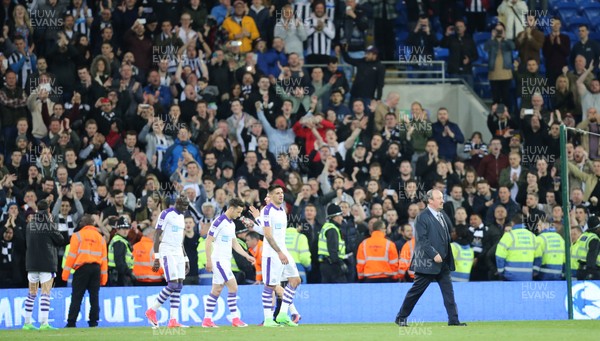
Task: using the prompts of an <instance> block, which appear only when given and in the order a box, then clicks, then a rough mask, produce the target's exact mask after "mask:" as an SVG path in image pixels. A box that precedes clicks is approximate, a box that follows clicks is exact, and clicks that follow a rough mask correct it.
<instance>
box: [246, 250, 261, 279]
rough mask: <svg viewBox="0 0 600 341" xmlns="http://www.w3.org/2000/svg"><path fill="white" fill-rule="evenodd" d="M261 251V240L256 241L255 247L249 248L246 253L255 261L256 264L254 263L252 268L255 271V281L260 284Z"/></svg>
mask: <svg viewBox="0 0 600 341" xmlns="http://www.w3.org/2000/svg"><path fill="white" fill-rule="evenodd" d="M262 250H263V242H262V240H259V241H258V244H256V247H254V248H249V249H248V251H249V252H250V255H251V256H252V257H254V259H256V263H254V268H255V269H256V281H258V282H262V279H263V277H262Z"/></svg>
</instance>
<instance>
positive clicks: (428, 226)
mask: <svg viewBox="0 0 600 341" xmlns="http://www.w3.org/2000/svg"><path fill="white" fill-rule="evenodd" d="M440 213H441V214H442V217H443V218H444V221H445V223H446V227H450V226H452V220H451V219H450V218H449V217H448V215H446V213H445V212H444V211H442V212H440ZM444 234H445V235H444ZM415 238H416V239H415V251H414V255H413V258H412V261H411V264H410V269H411V270H413V271H414V272H418V273H423V274H430V275H437V274H439V273H440V272H441V271H442V263H436V262H435V261H434V260H433V258H434V257H435V256H436V255H437V254H439V255H440V256H441V257H442V259H443V262H444V263H446V264H447V265H448V268H450V271H454V270H455V267H454V257H453V256H452V249H451V248H450V242H451V241H452V238H451V237H450V231H448V229H447V228H442V226H441V223H440V222H439V221H438V220H437V218H436V217H434V216H433V214H432V213H431V211H430V210H429V208H425V209H424V210H423V211H422V212H421V213H419V215H418V216H417V220H416V222H415Z"/></svg>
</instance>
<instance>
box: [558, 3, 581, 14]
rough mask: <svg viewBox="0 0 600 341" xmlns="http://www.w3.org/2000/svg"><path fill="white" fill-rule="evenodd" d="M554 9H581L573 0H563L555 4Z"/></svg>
mask: <svg viewBox="0 0 600 341" xmlns="http://www.w3.org/2000/svg"><path fill="white" fill-rule="evenodd" d="M554 10H555V11H557V12H562V11H565V10H576V11H577V10H579V5H578V4H576V3H574V2H572V1H561V2H558V3H556V4H554Z"/></svg>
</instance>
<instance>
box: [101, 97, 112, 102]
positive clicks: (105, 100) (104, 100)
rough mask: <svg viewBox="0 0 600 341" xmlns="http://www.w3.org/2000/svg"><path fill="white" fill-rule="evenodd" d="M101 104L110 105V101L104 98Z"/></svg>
mask: <svg viewBox="0 0 600 341" xmlns="http://www.w3.org/2000/svg"><path fill="white" fill-rule="evenodd" d="M100 103H101V104H110V99H108V97H102V98H100Z"/></svg>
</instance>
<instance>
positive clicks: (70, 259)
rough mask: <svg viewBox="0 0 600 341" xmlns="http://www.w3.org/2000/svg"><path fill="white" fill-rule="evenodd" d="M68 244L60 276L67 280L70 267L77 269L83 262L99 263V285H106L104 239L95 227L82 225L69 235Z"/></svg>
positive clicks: (106, 268)
mask: <svg viewBox="0 0 600 341" xmlns="http://www.w3.org/2000/svg"><path fill="white" fill-rule="evenodd" d="M70 244H71V247H70V250H69V254H68V255H67V260H66V262H65V266H64V267H63V272H62V276H61V277H62V279H63V281H65V282H66V281H67V279H68V278H69V273H70V271H71V269H75V271H77V269H79V268H80V267H81V266H82V265H84V264H91V263H96V264H100V285H106V282H107V281H108V259H107V258H106V254H107V251H106V240H104V237H103V236H102V235H101V234H100V232H98V230H97V229H96V227H95V226H91V225H88V226H84V227H83V228H82V229H81V230H79V231H78V232H77V233H74V234H73V235H72V236H71V243H70Z"/></svg>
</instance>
